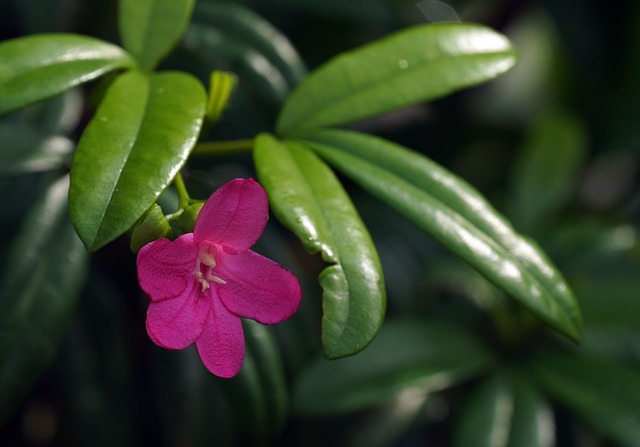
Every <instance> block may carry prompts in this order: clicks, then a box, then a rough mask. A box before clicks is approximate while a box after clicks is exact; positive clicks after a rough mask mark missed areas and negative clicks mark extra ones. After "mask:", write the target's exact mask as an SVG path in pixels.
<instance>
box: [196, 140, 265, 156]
mask: <svg viewBox="0 0 640 447" xmlns="http://www.w3.org/2000/svg"><path fill="white" fill-rule="evenodd" d="M252 148H253V139H251V138H247V139H244V140H228V141H207V142H204V143H198V144H196V147H195V148H194V149H193V154H195V155H223V154H235V153H238V152H247V151H250V150H251V149H252Z"/></svg>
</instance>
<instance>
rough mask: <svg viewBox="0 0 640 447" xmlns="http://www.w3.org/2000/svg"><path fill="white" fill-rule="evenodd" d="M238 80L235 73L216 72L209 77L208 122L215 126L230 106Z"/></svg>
mask: <svg viewBox="0 0 640 447" xmlns="http://www.w3.org/2000/svg"><path fill="white" fill-rule="evenodd" d="M237 83H238V78H237V77H236V75H234V74H233V73H229V72H225V71H218V70H214V71H213V72H212V73H211V76H210V77H209V98H208V100H207V112H206V118H207V121H208V122H210V123H211V124H215V123H216V122H217V121H218V120H220V118H221V117H222V112H224V109H225V108H226V107H227V105H228V104H229V98H230V97H231V92H233V90H234V88H235V87H236V84H237Z"/></svg>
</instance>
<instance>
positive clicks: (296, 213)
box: [254, 134, 386, 359]
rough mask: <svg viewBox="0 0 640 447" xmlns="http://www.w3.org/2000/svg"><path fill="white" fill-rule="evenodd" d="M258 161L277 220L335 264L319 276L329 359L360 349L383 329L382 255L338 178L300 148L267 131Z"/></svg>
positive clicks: (261, 138)
mask: <svg viewBox="0 0 640 447" xmlns="http://www.w3.org/2000/svg"><path fill="white" fill-rule="evenodd" d="M254 158H255V164H256V169H257V172H258V177H259V178H260V181H261V183H262V184H263V186H264V187H265V189H266V190H267V193H268V194H269V201H270V203H271V206H272V209H273V211H274V213H275V214H276V216H278V219H279V220H280V221H281V222H282V223H283V224H284V225H285V226H287V227H288V228H289V229H291V230H292V231H293V232H294V233H295V234H296V236H298V238H299V239H300V240H301V241H302V243H303V244H304V246H305V248H306V249H307V250H308V251H309V252H311V253H317V252H321V253H322V257H323V259H324V260H325V261H326V262H328V263H330V264H331V265H330V266H329V267H327V268H326V269H324V270H323V271H322V273H321V274H320V277H319V280H320V285H321V286H322V289H323V291H324V292H323V304H322V308H323V317H322V345H323V349H324V353H325V356H327V358H330V359H335V358H340V357H345V356H349V355H353V354H355V353H357V352H359V351H361V350H362V349H364V348H365V347H366V346H367V345H368V344H369V343H370V342H371V340H372V339H373V337H374V336H375V335H376V333H377V332H378V329H379V328H380V325H381V324H382V320H383V318H384V312H385V307H386V293H385V289H384V279H383V276H382V270H381V266H380V260H379V259H378V254H377V252H376V249H375V247H374V245H373V242H372V241H371V237H370V236H369V233H368V231H367V229H366V227H365V226H364V224H363V223H362V221H361V220H360V217H359V216H358V213H357V211H356V210H355V208H354V206H353V204H352V203H351V200H350V199H349V196H348V195H347V194H346V192H345V191H344V189H343V188H342V185H341V184H340V182H339V181H338V179H337V178H336V177H335V175H334V173H333V172H332V171H331V170H330V169H329V168H328V167H327V166H326V165H325V164H324V163H323V162H322V161H321V160H320V159H319V158H317V157H316V155H315V154H313V152H311V151H309V150H308V149H306V148H304V147H301V146H300V145H298V144H295V143H286V144H285V143H282V142H280V141H278V140H276V139H275V138H273V137H272V136H270V135H267V134H261V135H259V136H258V137H257V138H256V140H255V147H254Z"/></svg>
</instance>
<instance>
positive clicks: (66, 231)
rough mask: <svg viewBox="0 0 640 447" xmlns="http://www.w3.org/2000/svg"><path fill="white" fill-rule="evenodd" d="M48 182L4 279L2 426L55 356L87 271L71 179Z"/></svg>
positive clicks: (11, 253)
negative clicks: (71, 205) (71, 204)
mask: <svg viewBox="0 0 640 447" xmlns="http://www.w3.org/2000/svg"><path fill="white" fill-rule="evenodd" d="M47 186H48V187H47V188H46V189H45V190H44V191H43V193H42V194H41V196H40V197H38V199H36V201H35V202H34V203H33V205H32V206H31V208H30V209H29V211H28V212H27V214H26V215H25V217H24V219H25V220H24V225H23V226H22V228H21V230H20V232H19V233H18V235H17V236H16V238H15V239H14V241H13V243H12V244H11V246H10V248H9V252H8V257H9V259H10V261H8V262H5V264H6V265H5V266H4V268H3V274H2V277H1V279H0V290H2V300H1V301H0V396H2V397H1V398H0V424H2V423H4V422H5V421H6V420H7V418H8V416H9V415H10V412H11V410H12V409H13V408H14V407H15V406H16V405H17V404H18V403H19V402H20V400H21V399H22V398H23V397H24V395H25V394H26V393H27V391H28V390H29V389H30V387H31V386H32V385H33V382H34V381H35V379H36V378H37V377H38V375H39V374H40V373H41V372H42V371H43V369H44V368H45V367H46V366H47V365H48V364H49V362H50V361H51V360H52V359H53V357H54V355H55V352H56V345H57V344H58V341H59V340H60V337H61V336H62V334H63V332H64V330H65V328H66V325H67V322H68V321H69V318H70V316H71V314H72V313H73V311H74V309H75V304H76V301H77V298H78V295H79V292H80V289H81V288H82V285H83V282H84V278H85V274H86V269H87V255H86V252H85V250H84V248H83V247H82V244H81V243H80V240H79V239H78V237H77V236H76V234H75V233H74V231H73V228H72V227H71V224H70V222H69V219H68V217H67V212H66V206H67V192H68V188H69V178H68V176H65V177H62V178H59V179H56V180H54V181H52V182H49V184H48V185H47Z"/></svg>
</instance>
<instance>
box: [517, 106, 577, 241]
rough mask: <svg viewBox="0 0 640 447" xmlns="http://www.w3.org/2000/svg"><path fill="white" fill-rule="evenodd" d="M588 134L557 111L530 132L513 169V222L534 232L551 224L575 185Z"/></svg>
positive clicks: (567, 116) (544, 118)
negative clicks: (546, 224) (548, 223)
mask: <svg viewBox="0 0 640 447" xmlns="http://www.w3.org/2000/svg"><path fill="white" fill-rule="evenodd" d="M585 150H586V135H585V131H584V129H583V127H582V126H581V124H580V122H579V121H578V120H577V119H576V118H575V117H573V116H571V115H569V114H566V113H561V112H554V113H549V114H547V115H545V116H543V117H542V119H540V121H539V122H538V123H536V125H535V126H534V127H533V129H531V132H530V134H529V135H528V137H527V139H526V141H525V144H524V147H523V149H522V151H521V153H520V156H519V158H518V160H517V163H516V166H515V169H514V170H513V176H512V183H513V187H512V190H513V203H512V209H513V215H514V217H513V218H514V222H515V223H516V225H517V226H518V228H520V229H521V230H522V231H526V232H531V231H535V230H536V229H539V227H541V226H543V225H545V223H547V222H549V221H550V220H551V219H552V218H553V217H555V214H556V213H557V212H558V211H559V210H560V209H561V208H562V206H563V205H564V204H565V202H566V201H567V200H568V199H569V197H570V195H571V194H572V193H573V192H574V191H573V188H574V187H575V185H576V183H577V182H576V180H577V179H576V174H577V171H578V167H579V164H580V162H581V161H582V159H583V157H584V154H585Z"/></svg>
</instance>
